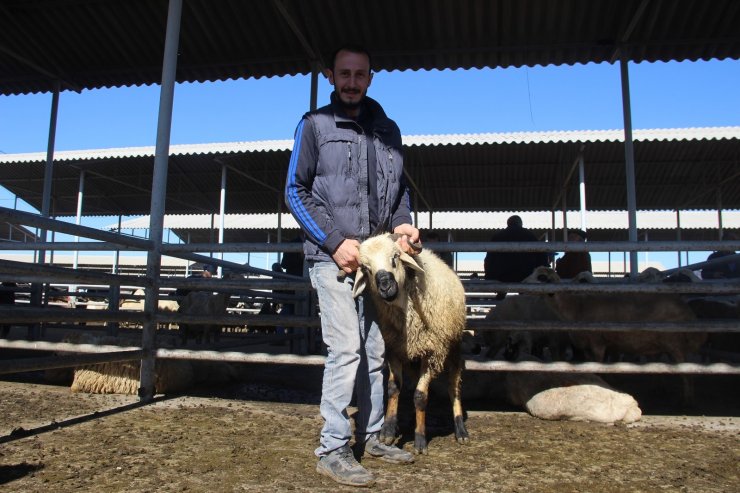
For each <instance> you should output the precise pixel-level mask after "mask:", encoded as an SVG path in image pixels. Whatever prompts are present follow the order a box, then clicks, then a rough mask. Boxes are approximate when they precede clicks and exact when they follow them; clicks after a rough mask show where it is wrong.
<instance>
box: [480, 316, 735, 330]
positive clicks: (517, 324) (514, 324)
mask: <svg viewBox="0 0 740 493" xmlns="http://www.w3.org/2000/svg"><path fill="white" fill-rule="evenodd" d="M466 327H467V328H468V329H471V330H485V331H495V330H501V331H526V330H545V331H550V330H553V331H559V330H561V331H562V330H566V331H579V332H581V331H605V332H627V331H629V332H740V321H738V320H706V321H696V322H683V323H679V322H637V321H636V322H631V323H627V322H619V323H617V322H559V321H552V322H550V321H544V320H524V321H511V320H505V321H498V320H487V319H485V318H479V319H470V320H468V321H467V323H466Z"/></svg>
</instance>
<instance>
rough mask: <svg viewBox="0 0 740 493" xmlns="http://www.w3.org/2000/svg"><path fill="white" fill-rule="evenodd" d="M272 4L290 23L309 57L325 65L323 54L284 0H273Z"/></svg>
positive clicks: (291, 28) (289, 25)
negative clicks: (303, 29)
mask: <svg viewBox="0 0 740 493" xmlns="http://www.w3.org/2000/svg"><path fill="white" fill-rule="evenodd" d="M272 5H273V6H274V7H275V9H276V10H277V11H278V13H280V15H281V16H282V17H283V19H284V20H285V22H287V23H288V27H290V30H291V31H293V34H295V36H296V38H298V42H299V43H301V46H302V47H303V50H304V51H305V52H306V55H308V58H309V59H310V60H312V61H313V60H318V62H319V63H320V64H321V66H325V64H324V61H323V60H322V59H321V54H320V53H319V51H318V50H315V49H314V47H313V46H312V45H311V43H310V42H309V41H308V39H307V38H306V36H305V35H304V34H303V31H301V29H300V28H299V27H298V23H297V22H296V21H295V19H294V18H293V16H292V15H291V14H290V12H288V9H287V7H286V6H285V4H284V3H283V0H272Z"/></svg>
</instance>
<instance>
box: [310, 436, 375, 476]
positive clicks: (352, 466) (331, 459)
mask: <svg viewBox="0 0 740 493" xmlns="http://www.w3.org/2000/svg"><path fill="white" fill-rule="evenodd" d="M316 472H318V473H319V474H323V475H324V476H328V477H330V478H331V479H333V480H334V481H336V482H337V483H340V484H346V485H349V486H372V485H373V484H374V483H375V477H374V476H373V475H372V474H371V473H370V472H369V471H368V470H367V469H365V468H364V467H362V466H361V465H360V464H359V462H357V461H356V460H355V456H354V455H352V450H351V449H350V448H349V445H343V446H341V447H339V448H338V449H336V450H332V451H331V452H329V454H328V455H325V456H323V457H322V458H321V459H319V463H318V464H316Z"/></svg>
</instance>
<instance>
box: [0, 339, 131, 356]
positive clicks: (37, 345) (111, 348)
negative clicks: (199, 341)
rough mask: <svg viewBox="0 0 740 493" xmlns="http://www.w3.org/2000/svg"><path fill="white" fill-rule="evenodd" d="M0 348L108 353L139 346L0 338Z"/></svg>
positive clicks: (129, 349)
mask: <svg viewBox="0 0 740 493" xmlns="http://www.w3.org/2000/svg"><path fill="white" fill-rule="evenodd" d="M0 349H28V350H31V351H55V352H57V353H65V352H66V353H110V352H115V351H135V350H140V349H143V348H142V347H141V346H115V345H111V344H75V343H71V342H49V341H25V340H17V339H12V340H11V339H0Z"/></svg>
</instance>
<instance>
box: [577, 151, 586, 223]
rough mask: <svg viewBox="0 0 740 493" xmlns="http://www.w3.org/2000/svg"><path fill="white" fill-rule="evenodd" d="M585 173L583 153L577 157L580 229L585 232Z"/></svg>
mask: <svg viewBox="0 0 740 493" xmlns="http://www.w3.org/2000/svg"><path fill="white" fill-rule="evenodd" d="M585 177H586V172H585V170H584V165H583V152H581V153H580V154H579V155H578V187H579V191H580V201H581V229H582V230H583V231H587V230H588V228H587V226H586V178H585Z"/></svg>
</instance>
